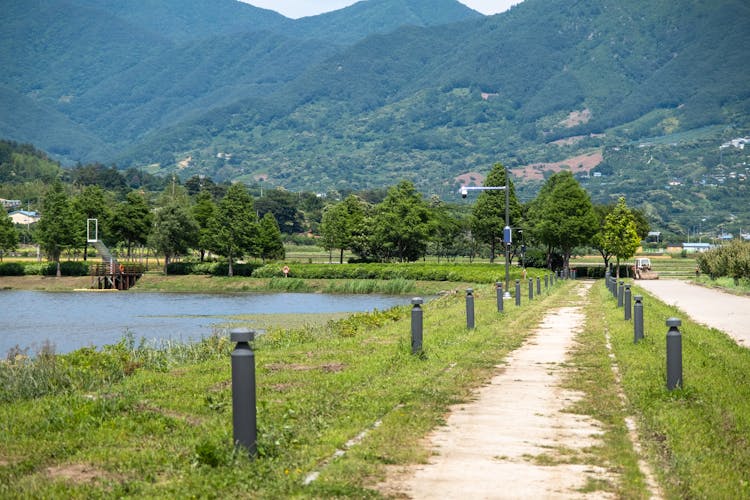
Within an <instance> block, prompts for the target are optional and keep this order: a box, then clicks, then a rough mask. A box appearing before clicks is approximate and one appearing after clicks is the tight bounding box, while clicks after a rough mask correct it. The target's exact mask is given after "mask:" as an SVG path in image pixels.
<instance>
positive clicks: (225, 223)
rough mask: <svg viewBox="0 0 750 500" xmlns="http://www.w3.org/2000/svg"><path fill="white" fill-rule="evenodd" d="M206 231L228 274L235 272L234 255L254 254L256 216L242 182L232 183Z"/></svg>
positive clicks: (239, 256) (237, 256)
mask: <svg viewBox="0 0 750 500" xmlns="http://www.w3.org/2000/svg"><path fill="white" fill-rule="evenodd" d="M209 233H210V239H209V242H208V243H209V245H208V249H209V250H211V251H212V252H214V253H216V254H217V255H221V256H222V257H226V258H227V260H228V262H229V271H228V275H229V276H233V275H234V269H233V263H234V261H235V259H241V258H242V257H243V256H244V255H248V254H249V255H255V254H256V249H255V245H256V240H257V238H258V216H257V215H256V213H255V205H254V203H253V198H252V197H251V196H250V194H249V193H248V192H247V189H246V188H245V186H244V185H243V184H240V183H237V184H233V185H232V186H231V187H230V188H229V189H228V190H227V194H226V195H225V196H224V198H222V200H221V201H220V202H219V205H218V207H217V209H216V213H215V214H214V217H213V218H212V219H211V222H210V223H209Z"/></svg>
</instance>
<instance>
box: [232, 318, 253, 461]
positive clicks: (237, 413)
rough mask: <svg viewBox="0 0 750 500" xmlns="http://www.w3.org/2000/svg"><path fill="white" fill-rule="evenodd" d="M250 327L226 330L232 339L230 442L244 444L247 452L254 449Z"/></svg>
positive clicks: (236, 444)
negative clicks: (231, 427)
mask: <svg viewBox="0 0 750 500" xmlns="http://www.w3.org/2000/svg"><path fill="white" fill-rule="evenodd" d="M254 337H255V332H254V331H253V330H247V329H244V328H237V329H235V330H231V331H230V332H229V338H230V340H231V341H232V342H237V345H236V346H235V348H234V350H233V351H232V354H231V357H232V424H233V426H234V444H235V446H242V447H243V448H245V449H246V450H247V451H248V453H249V454H250V456H251V457H252V456H255V454H256V452H257V442H258V438H257V422H256V404H255V354H254V353H253V350H252V349H251V348H250V342H252V340H253V338H254Z"/></svg>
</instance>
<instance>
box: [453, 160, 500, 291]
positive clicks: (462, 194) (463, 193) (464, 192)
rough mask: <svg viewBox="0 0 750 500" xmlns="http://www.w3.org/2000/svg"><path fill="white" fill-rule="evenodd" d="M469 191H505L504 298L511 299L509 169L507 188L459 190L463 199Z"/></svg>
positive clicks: (485, 187)
mask: <svg viewBox="0 0 750 500" xmlns="http://www.w3.org/2000/svg"><path fill="white" fill-rule="evenodd" d="M469 191H505V227H504V228H503V246H505V291H504V293H503V298H505V299H509V298H510V245H511V243H512V239H513V236H512V231H511V228H510V211H509V206H510V190H509V189H508V169H507V168H506V169H505V186H464V187H462V188H461V189H460V190H459V193H461V197H462V198H466V196H468V194H469Z"/></svg>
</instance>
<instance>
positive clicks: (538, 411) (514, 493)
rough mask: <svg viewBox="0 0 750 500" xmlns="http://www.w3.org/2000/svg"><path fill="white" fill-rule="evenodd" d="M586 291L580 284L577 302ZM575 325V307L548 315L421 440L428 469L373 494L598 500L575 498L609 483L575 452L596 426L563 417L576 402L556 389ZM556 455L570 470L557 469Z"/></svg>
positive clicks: (578, 318) (410, 471) (410, 472)
mask: <svg viewBox="0 0 750 500" xmlns="http://www.w3.org/2000/svg"><path fill="white" fill-rule="evenodd" d="M590 287H591V282H581V283H580V285H579V288H578V294H579V295H580V296H585V294H586V292H587V291H588V289H589V288H590ZM583 323H584V315H583V312H582V309H581V307H579V306H569V307H561V308H559V309H555V310H551V311H550V312H549V313H548V314H547V315H546V316H545V318H544V319H543V320H542V324H541V326H540V327H539V328H538V330H537V331H536V332H535V333H534V334H533V335H532V336H531V337H530V338H529V339H528V340H527V341H526V343H525V344H524V345H523V346H522V347H521V348H520V349H518V350H516V351H514V352H513V353H512V354H511V355H510V356H509V357H508V359H507V364H506V365H505V366H504V368H502V369H501V372H500V373H499V374H498V375H496V376H495V377H494V378H493V379H492V381H491V382H490V384H489V385H487V386H485V387H483V388H482V389H480V390H479V391H478V392H477V394H476V400H475V401H472V402H471V403H468V404H462V405H457V406H456V407H454V408H452V409H451V412H450V415H449V416H448V418H447V424H446V425H445V426H444V427H441V428H439V429H437V430H436V431H434V432H433V433H432V434H431V435H429V436H428V438H427V439H428V442H429V446H430V447H431V448H432V449H433V451H434V456H433V457H432V459H431V460H430V463H429V464H426V465H415V466H410V467H407V468H406V469H402V470H400V471H399V472H398V473H396V474H394V476H393V477H392V478H391V479H389V481H387V483H386V484H383V485H381V491H382V492H383V493H386V494H389V495H394V496H401V497H403V496H406V497H408V498H415V499H421V498H424V499H435V498H467V499H469V498H471V499H478V498H555V499H558V498H606V497H607V496H606V495H604V494H603V493H602V492H595V493H589V494H585V493H582V492H581V488H583V487H584V486H585V485H586V484H587V483H594V482H598V481H602V480H603V481H608V480H612V479H613V478H611V477H609V473H608V472H607V471H605V470H604V469H602V468H601V467H597V466H592V465H587V464H586V463H585V459H586V458H585V457H586V455H585V454H584V453H580V452H581V451H582V450H583V449H584V448H586V447H589V446H592V445H594V444H595V443H596V442H597V441H598V439H599V435H600V430H599V429H598V427H597V422H596V421H594V420H592V419H590V418H588V417H586V416H581V415H574V414H572V413H566V412H565V411H564V410H565V408H566V407H568V406H570V405H571V403H572V402H573V401H575V400H577V399H578V398H579V395H578V394H577V393H574V392H572V391H568V390H565V389H563V388H562V387H560V385H561V379H562V375H563V370H564V369H565V368H564V363H565V362H566V359H567V352H568V351H569V350H570V348H571V347H572V346H573V343H574V337H575V335H576V333H577V332H578V331H580V329H581V328H582V327H583ZM561 453H562V454H564V455H565V456H568V457H570V456H571V454H574V456H575V457H576V460H574V461H575V462H577V463H576V464H569V463H564V464H559V463H557V462H558V461H564V460H556V458H557V457H560V456H561ZM581 462H583V463H581Z"/></svg>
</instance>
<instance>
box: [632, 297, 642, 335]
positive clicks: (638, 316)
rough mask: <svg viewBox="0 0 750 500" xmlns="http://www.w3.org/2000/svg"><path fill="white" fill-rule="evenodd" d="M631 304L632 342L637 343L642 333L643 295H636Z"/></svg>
mask: <svg viewBox="0 0 750 500" xmlns="http://www.w3.org/2000/svg"><path fill="white" fill-rule="evenodd" d="M634 298H635V305H634V306H633V343H634V344H637V343H638V341H639V340H641V339H642V338H643V337H644V335H643V296H642V295H636V296H635V297H634Z"/></svg>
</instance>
